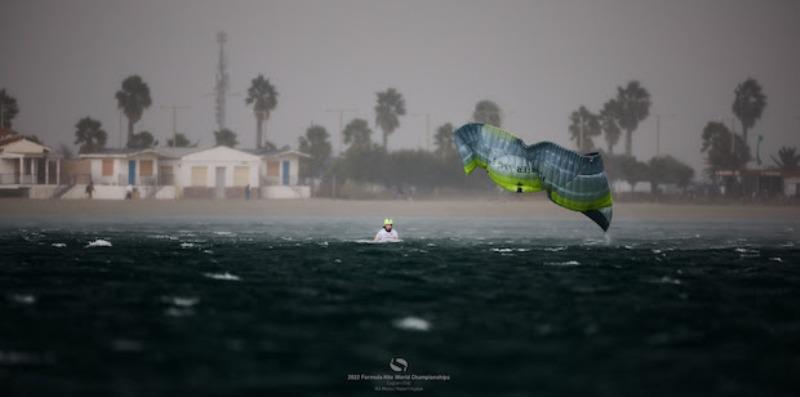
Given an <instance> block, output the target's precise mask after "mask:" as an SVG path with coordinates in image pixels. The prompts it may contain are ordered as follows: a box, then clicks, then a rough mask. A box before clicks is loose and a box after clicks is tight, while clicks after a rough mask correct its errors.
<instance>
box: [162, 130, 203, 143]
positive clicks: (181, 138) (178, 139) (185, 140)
mask: <svg viewBox="0 0 800 397" xmlns="http://www.w3.org/2000/svg"><path fill="white" fill-rule="evenodd" d="M167 146H169V147H196V146H197V142H195V143H192V142H191V141H190V140H189V138H187V137H186V135H184V134H182V133H180V132H178V133H176V134H175V139H174V140H173V139H172V138H169V139H167Z"/></svg>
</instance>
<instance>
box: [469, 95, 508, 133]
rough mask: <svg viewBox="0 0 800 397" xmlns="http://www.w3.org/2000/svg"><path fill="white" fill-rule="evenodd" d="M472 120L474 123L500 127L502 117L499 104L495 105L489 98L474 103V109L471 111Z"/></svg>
mask: <svg viewBox="0 0 800 397" xmlns="http://www.w3.org/2000/svg"><path fill="white" fill-rule="evenodd" d="M472 120H474V121H475V122H476V123H483V124H489V125H493V126H495V127H501V126H502V125H501V124H502V123H503V119H502V112H501V111H500V106H497V104H496V103H494V102H492V101H490V100H487V99H484V100H482V101H480V102H478V103H476V104H475V110H474V111H473V112H472Z"/></svg>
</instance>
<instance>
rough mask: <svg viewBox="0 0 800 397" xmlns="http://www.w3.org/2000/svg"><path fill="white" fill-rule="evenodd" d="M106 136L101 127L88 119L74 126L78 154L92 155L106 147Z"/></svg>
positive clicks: (91, 119)
mask: <svg viewBox="0 0 800 397" xmlns="http://www.w3.org/2000/svg"><path fill="white" fill-rule="evenodd" d="M107 139H108V134H106V131H105V130H103V125H102V124H101V123H100V122H99V121H97V120H95V119H93V118H90V117H84V118H82V119H80V121H78V123H77V124H75V144H76V145H80V148H79V149H78V152H79V153H93V152H97V151H99V150H101V149H103V148H104V147H105V146H106V140H107Z"/></svg>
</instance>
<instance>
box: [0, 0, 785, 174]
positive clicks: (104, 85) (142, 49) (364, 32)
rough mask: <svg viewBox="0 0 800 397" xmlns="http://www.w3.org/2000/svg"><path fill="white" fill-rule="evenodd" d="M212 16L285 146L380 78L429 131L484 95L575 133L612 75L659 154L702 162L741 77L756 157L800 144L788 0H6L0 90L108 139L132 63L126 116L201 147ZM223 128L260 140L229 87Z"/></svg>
mask: <svg viewBox="0 0 800 397" xmlns="http://www.w3.org/2000/svg"><path fill="white" fill-rule="evenodd" d="M219 30H224V31H226V32H227V33H228V36H229V42H228V46H227V49H228V62H229V73H230V76H231V88H232V91H233V92H239V93H240V94H243V93H244V92H245V91H246V89H247V86H248V85H249V82H250V79H252V78H253V77H255V76H256V75H257V74H259V73H263V74H264V75H265V76H266V77H268V78H269V79H270V80H271V81H273V82H274V84H275V85H276V86H277V89H278V91H279V93H280V96H279V103H278V107H277V109H276V110H275V112H274V113H273V115H272V118H271V119H270V121H269V123H268V127H267V128H268V130H267V136H268V138H269V139H270V140H272V141H274V142H276V143H278V144H279V145H282V144H291V145H293V146H294V145H296V143H297V137H298V136H299V135H300V134H302V133H303V132H304V131H305V129H306V128H307V127H308V126H309V125H310V123H312V122H315V123H319V124H322V125H324V126H325V127H327V128H328V131H329V132H331V133H332V134H333V135H334V138H335V139H337V140H338V139H340V137H339V134H338V133H337V131H336V130H337V129H338V115H336V114H333V113H326V112H325V110H326V109H329V108H338V107H355V108H358V109H359V112H358V113H357V114H350V115H348V118H352V117H354V116H357V117H363V118H366V119H367V120H369V121H370V123H371V124H372V123H373V122H374V113H373V107H374V103H375V92H377V91H379V90H383V89H385V88H387V87H390V86H391V87H396V88H397V89H398V90H400V92H402V93H403V95H404V96H405V98H406V102H407V109H408V112H409V113H412V114H413V113H430V114H431V119H432V122H431V124H432V127H431V129H432V130H435V128H436V126H438V125H440V124H442V123H444V122H452V123H453V124H455V125H460V124H461V123H464V122H466V121H468V120H469V118H470V116H471V113H472V110H473V108H474V105H475V102H476V101H478V100H480V99H484V98H486V99H492V100H494V101H496V102H497V103H498V104H499V105H500V106H501V108H502V109H503V110H504V111H505V112H506V117H505V123H504V127H506V129H508V130H510V131H512V132H515V133H517V134H518V135H519V136H521V137H522V138H523V139H525V140H526V141H527V142H529V143H530V142H535V141H540V140H552V141H555V142H557V143H561V144H564V145H570V146H574V144H573V143H571V142H570V141H569V139H568V134H567V125H568V115H569V113H570V112H571V111H573V110H574V109H576V108H578V106H580V105H586V106H588V107H589V108H590V109H591V110H595V111H596V110H598V109H599V108H600V106H601V105H602V104H603V102H605V100H607V99H608V98H610V97H611V96H612V95H614V93H615V88H616V86H618V85H622V84H624V83H625V82H627V81H628V80H631V79H638V80H640V81H641V82H642V83H643V84H644V86H645V87H646V88H648V89H649V90H650V92H651V94H652V96H653V107H652V109H651V113H654V114H655V113H662V114H671V115H673V116H670V117H665V118H662V125H661V126H662V139H661V142H662V152H667V153H670V154H673V155H674V156H676V157H678V158H680V159H682V160H685V161H688V162H689V163H690V164H692V165H693V166H695V167H696V168H701V167H702V166H703V160H702V155H701V153H700V152H699V146H700V133H701V130H702V128H703V126H704V125H705V123H706V122H707V121H708V120H711V119H717V118H720V117H726V118H728V117H732V113H731V103H732V101H733V90H734V88H735V86H736V84H737V83H739V82H741V81H742V80H744V79H745V78H747V77H749V76H752V77H755V78H757V79H758V80H759V81H760V82H761V83H762V85H763V87H764V90H765V92H766V94H767V96H768V106H767V109H766V111H765V114H764V117H763V119H762V120H761V122H759V123H758V124H757V125H756V128H755V133H756V134H758V133H761V134H764V136H765V143H764V148H763V149H762V156H764V154H765V153H773V152H775V151H776V150H777V148H778V147H780V146H781V145H798V144H800V120H799V119H798V117H800V41H798V40H799V39H800V1H795V0H784V1H781V0H773V1H764V0H752V1H744V0H742V1H734V0H718V1H711V0H705V1H703V0H669V1H666V0H660V1H655V0H653V1H645V0H604V1H598V0H584V1H563V0H561V1H547V2H544V1H488V0H487V1H479V2H475V1H469V2H468V1H444V0H432V1H305V0H304V1H288V0H287V1H230V0H226V1H223V0H218V1H198V0H169V1H138V0H137V1H121V0H120V1H108V0H102V1H101V0H96V1H83V0H81V1H77V0H63V1H59V0H53V1H41V0H33V1H32V0H10V1H9V0H3V3H2V5H0V87H2V88H5V89H7V90H8V91H10V92H11V93H12V95H14V96H15V97H16V98H17V99H18V101H19V106H20V109H21V111H20V114H19V116H18V117H17V119H16V120H15V123H14V126H15V128H16V129H17V130H19V131H20V132H22V133H26V134H36V135H38V136H39V137H41V138H43V139H44V140H45V142H46V143H47V144H50V145H52V146H55V147H57V146H58V143H60V142H64V143H70V144H71V143H72V141H73V140H74V125H75V123H76V122H77V121H78V119H80V118H81V117H84V116H91V117H93V118H97V119H99V120H100V121H102V123H103V125H104V127H105V129H106V130H107V131H108V132H109V134H110V140H109V144H110V146H117V145H119V112H118V110H117V108H116V101H115V99H114V93H115V92H116V90H117V89H118V88H119V86H120V83H121V81H122V79H123V78H125V77H126V76H128V75H130V74H139V75H141V76H142V78H144V80H145V81H146V82H147V83H148V84H149V85H150V89H151V94H152V97H153V101H154V106H153V107H151V108H150V109H149V110H147V111H146V112H145V114H144V117H143V119H142V121H141V122H140V123H139V124H137V126H136V130H137V131H140V130H144V129H146V130H149V131H151V132H154V133H155V134H156V136H157V138H158V139H160V140H161V141H162V142H163V141H164V140H165V138H166V136H167V135H168V134H169V132H170V130H171V122H170V115H169V112H167V111H165V110H162V109H160V106H162V105H173V104H176V105H186V106H190V107H191V108H190V109H188V110H184V111H181V112H180V114H179V126H178V127H179V130H180V131H182V132H185V133H187V134H188V135H189V136H190V137H191V138H192V139H193V140H197V139H200V140H201V144H205V145H210V144H212V143H213V138H212V131H213V129H214V128H215V123H214V111H213V104H212V100H213V97H212V96H211V95H210V94H211V93H212V91H213V83H214V74H215V68H216V64H217V45H216V42H215V35H216V32H217V31H219ZM228 125H229V127H230V128H231V129H233V130H234V131H236V132H237V133H238V134H239V140H240V142H242V143H243V144H242V145H240V147H252V146H254V143H253V142H254V130H255V121H254V118H253V114H252V111H251V110H249V109H248V108H247V107H246V105H245V104H244V97H243V96H239V97H232V98H230V99H229V102H228ZM123 128H124V127H123ZM424 135H425V119H424V117H413V116H406V117H404V118H402V119H401V126H400V128H399V129H398V130H397V131H396V132H395V134H394V135H392V137H391V138H390V147H391V148H398V147H416V146H418V145H422V144H424ZM754 135H755V134H752V135H751V136H754ZM375 138H376V139H379V137H378V136H377V134H376V136H375ZM751 142H752V141H751ZM595 143H596V144H602V145H603V146H605V143H604V141H602V140H596V141H595ZM616 150H617V151H622V150H623V146H622V142H620V144H619V145H618V146H617V148H616ZM634 151H635V154H636V155H637V156H638V157H639V158H640V159H648V158H650V157H651V156H652V155H653V154H655V120H654V118H653V117H651V118H650V119H648V120H646V121H645V122H644V123H643V124H642V125H641V126H640V128H639V130H638V131H637V132H636V133H635V138H634ZM765 157H768V156H765Z"/></svg>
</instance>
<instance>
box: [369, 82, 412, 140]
mask: <svg viewBox="0 0 800 397" xmlns="http://www.w3.org/2000/svg"><path fill="white" fill-rule="evenodd" d="M376 95H377V96H378V98H377V101H378V103H377V104H376V105H375V125H376V126H378V127H380V129H381V131H383V148H384V149H386V145H387V143H388V139H389V134H391V133H393V132H394V130H395V129H397V127H399V126H400V119H399V116H403V115H405V114H406V101H405V99H403V94H401V93H400V92H398V91H397V90H395V89H394V88H389V89H387V90H386V91H383V92H378V93H376Z"/></svg>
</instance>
